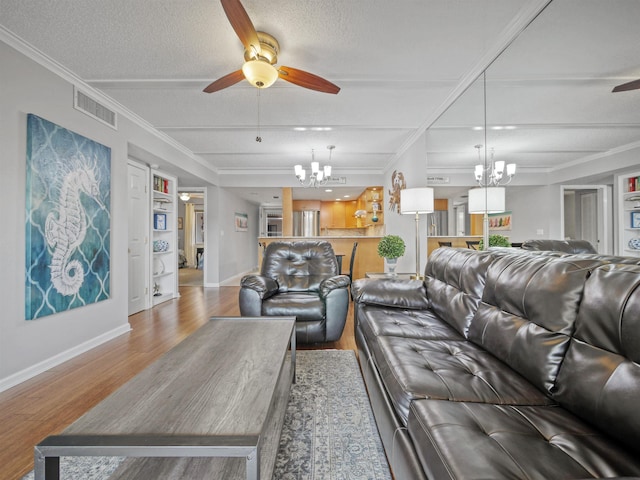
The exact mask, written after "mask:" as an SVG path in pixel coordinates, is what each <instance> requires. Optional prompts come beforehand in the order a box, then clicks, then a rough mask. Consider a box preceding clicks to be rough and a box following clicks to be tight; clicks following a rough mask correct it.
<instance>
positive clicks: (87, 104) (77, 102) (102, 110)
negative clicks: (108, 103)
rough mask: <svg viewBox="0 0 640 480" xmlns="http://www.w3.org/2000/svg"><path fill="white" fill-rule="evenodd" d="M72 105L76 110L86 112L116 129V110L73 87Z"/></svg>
mask: <svg viewBox="0 0 640 480" xmlns="http://www.w3.org/2000/svg"><path fill="white" fill-rule="evenodd" d="M73 106H74V108H75V109H76V110H80V111H81V112H82V113H86V114H87V115H89V116H90V117H93V118H95V119H96V120H98V121H99V122H102V123H104V124H106V125H109V126H110V127H111V128H113V129H114V130H117V129H118V121H117V120H118V118H117V115H116V112H114V111H113V110H110V109H108V108H107V107H105V106H104V105H102V104H101V103H99V102H98V101H96V100H94V99H93V98H91V97H90V96H89V95H87V94H86V93H84V92H82V91H80V90H78V89H77V88H74V95H73Z"/></svg>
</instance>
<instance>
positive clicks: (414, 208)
mask: <svg viewBox="0 0 640 480" xmlns="http://www.w3.org/2000/svg"><path fill="white" fill-rule="evenodd" d="M432 212H433V188H428V187H422V188H405V189H404V190H400V213H402V214H416V213H432Z"/></svg>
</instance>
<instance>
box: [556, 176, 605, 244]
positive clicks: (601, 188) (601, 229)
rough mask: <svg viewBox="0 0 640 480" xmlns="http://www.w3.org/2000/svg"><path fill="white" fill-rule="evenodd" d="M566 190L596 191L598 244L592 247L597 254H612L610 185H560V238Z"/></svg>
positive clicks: (562, 230) (562, 231)
mask: <svg viewBox="0 0 640 480" xmlns="http://www.w3.org/2000/svg"><path fill="white" fill-rule="evenodd" d="M567 190H596V193H597V201H596V202H597V207H596V208H597V211H596V215H597V219H598V228H597V230H598V244H597V245H594V247H595V248H596V250H597V251H598V253H601V254H607V255H612V254H613V223H612V219H613V203H612V201H613V190H612V188H611V185H560V238H562V239H564V238H565V233H564V196H565V191H567Z"/></svg>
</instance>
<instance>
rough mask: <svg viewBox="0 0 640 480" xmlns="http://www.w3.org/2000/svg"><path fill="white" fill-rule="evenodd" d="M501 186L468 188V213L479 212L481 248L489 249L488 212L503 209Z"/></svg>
mask: <svg viewBox="0 0 640 480" xmlns="http://www.w3.org/2000/svg"><path fill="white" fill-rule="evenodd" d="M504 198H505V191H504V188H503V187H480V188H472V189H471V190H469V213H481V214H482V215H483V222H482V249H483V250H489V214H490V213H502V212H504V210H505V201H504Z"/></svg>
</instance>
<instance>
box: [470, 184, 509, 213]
mask: <svg viewBox="0 0 640 480" xmlns="http://www.w3.org/2000/svg"><path fill="white" fill-rule="evenodd" d="M504 199H505V190H504V188H502V187H487V188H473V189H471V190H469V213H484V212H487V213H501V212H504V211H505V209H506V208H505V200H504Z"/></svg>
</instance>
